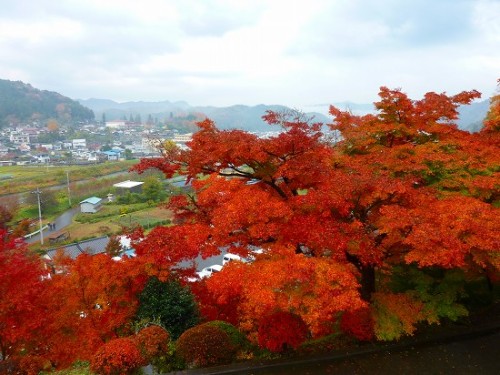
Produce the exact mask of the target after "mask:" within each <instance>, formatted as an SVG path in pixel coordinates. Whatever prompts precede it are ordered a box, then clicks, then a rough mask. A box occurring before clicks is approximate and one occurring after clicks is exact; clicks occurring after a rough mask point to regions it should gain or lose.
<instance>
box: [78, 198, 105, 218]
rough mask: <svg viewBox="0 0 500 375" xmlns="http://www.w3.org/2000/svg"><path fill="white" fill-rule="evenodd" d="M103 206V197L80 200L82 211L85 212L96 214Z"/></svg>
mask: <svg viewBox="0 0 500 375" xmlns="http://www.w3.org/2000/svg"><path fill="white" fill-rule="evenodd" d="M101 208H102V199H101V198H98V197H90V198H87V199H85V200H83V201H81V202H80V211H81V212H83V213H91V214H95V213H96V212H97V211H99V210H100V209H101Z"/></svg>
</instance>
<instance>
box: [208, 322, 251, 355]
mask: <svg viewBox="0 0 500 375" xmlns="http://www.w3.org/2000/svg"><path fill="white" fill-rule="evenodd" d="M205 324H207V325H209V326H212V327H216V328H219V329H221V330H222V331H224V332H226V334H227V335H228V336H229V338H230V340H231V343H232V344H233V346H234V347H235V349H236V350H242V349H243V350H247V349H250V348H251V346H252V345H251V343H250V341H249V340H248V339H247V337H246V336H245V335H244V334H243V333H242V332H240V330H238V328H236V327H235V326H234V325H232V324H231V323H228V322H224V321H223V320H212V321H210V322H208V323H205Z"/></svg>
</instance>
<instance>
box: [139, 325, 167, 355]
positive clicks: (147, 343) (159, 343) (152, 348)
mask: <svg viewBox="0 0 500 375" xmlns="http://www.w3.org/2000/svg"><path fill="white" fill-rule="evenodd" d="M134 341H135V344H136V346H137V348H139V350H140V352H141V353H142V356H143V357H144V359H145V360H146V361H147V362H148V363H149V362H151V360H152V359H154V358H156V357H158V356H160V355H162V354H165V353H166V352H167V351H168V344H169V342H170V335H169V334H168V332H167V331H166V330H165V329H163V328H162V327H160V326H157V325H151V326H148V327H146V328H143V329H141V330H140V331H139V332H137V334H136V335H135V336H134Z"/></svg>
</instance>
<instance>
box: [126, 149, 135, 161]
mask: <svg viewBox="0 0 500 375" xmlns="http://www.w3.org/2000/svg"><path fill="white" fill-rule="evenodd" d="M124 154H125V160H132V159H133V158H134V157H133V156H132V150H130V149H128V148H126V149H125V152H124Z"/></svg>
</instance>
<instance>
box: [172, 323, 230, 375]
mask: <svg viewBox="0 0 500 375" xmlns="http://www.w3.org/2000/svg"><path fill="white" fill-rule="evenodd" d="M177 353H178V354H179V356H180V357H181V358H182V359H183V360H184V361H185V363H186V364H187V366H188V367H204V366H213V365H223V364H228V363H231V361H232V360H233V359H234V358H235V355H236V348H235V346H234V345H233V344H232V343H231V339H230V338H229V336H228V334H227V333H226V332H224V331H223V330H222V329H220V328H219V327H216V326H214V325H211V324H210V323H204V324H200V325H198V326H196V327H193V328H190V329H188V330H187V331H185V332H184V333H183V334H182V335H181V336H180V337H179V340H177Z"/></svg>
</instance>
